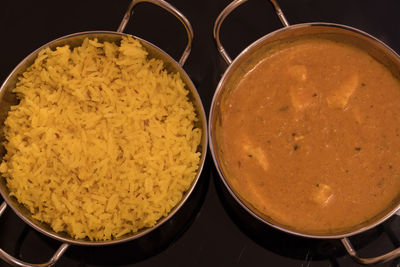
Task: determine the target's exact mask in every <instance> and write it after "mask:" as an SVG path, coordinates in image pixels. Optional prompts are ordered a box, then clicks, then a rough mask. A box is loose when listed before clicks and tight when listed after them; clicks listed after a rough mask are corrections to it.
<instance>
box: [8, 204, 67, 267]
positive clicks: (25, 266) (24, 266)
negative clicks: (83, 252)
mask: <svg viewBox="0 0 400 267" xmlns="http://www.w3.org/2000/svg"><path fill="white" fill-rule="evenodd" d="M6 208H7V204H6V202H5V201H4V202H3V203H2V204H1V206H0V216H1V215H3V213H4V211H5V210H6ZM68 247H69V244H67V243H63V244H62V245H61V246H60V247H59V248H58V249H57V251H56V252H55V253H54V255H53V257H51V259H50V260H48V261H47V262H45V263H27V262H23V261H21V260H19V259H16V258H14V257H13V256H11V255H10V254H8V253H7V252H5V251H4V250H2V249H0V258H1V259H2V260H4V261H5V262H7V263H8V264H11V265H13V266H21V267H45V266H52V265H54V264H55V263H56V262H57V261H58V260H59V259H60V257H61V256H62V255H63V254H64V252H65V251H66V250H67V248H68Z"/></svg>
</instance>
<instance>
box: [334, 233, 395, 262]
mask: <svg viewBox="0 0 400 267" xmlns="http://www.w3.org/2000/svg"><path fill="white" fill-rule="evenodd" d="M341 241H342V243H343V245H344V247H345V248H346V250H347V252H348V253H349V254H350V256H351V258H352V259H353V260H354V261H356V262H358V263H360V264H364V265H368V264H377V263H385V262H388V261H391V260H393V259H395V258H397V257H399V256H400V248H396V249H394V250H392V251H390V252H388V253H386V254H383V255H380V256H377V257H374V258H360V257H358V255H357V252H356V251H355V250H354V248H353V246H352V245H351V243H350V240H349V239H348V238H342V239H341Z"/></svg>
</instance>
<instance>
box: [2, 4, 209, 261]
mask: <svg viewBox="0 0 400 267" xmlns="http://www.w3.org/2000/svg"><path fill="white" fill-rule="evenodd" d="M142 2H149V3H152V4H155V5H157V6H159V7H161V8H164V9H165V10H166V11H168V12H169V13H171V14H172V15H174V16H175V17H176V18H177V19H179V20H180V21H181V22H182V24H183V25H184V27H185V29H186V32H187V36H188V41H187V45H186V48H185V50H184V52H183V54H182V56H181V58H180V59H179V62H176V61H175V60H174V59H173V58H172V57H170V56H169V55H168V54H167V53H165V52H164V51H163V50H161V49H160V48H158V47H157V46H155V45H153V44H152V43H149V42H147V41H145V40H143V39H141V38H138V37H136V36H134V38H136V39H138V40H139V41H140V42H141V44H142V45H143V47H144V48H145V49H146V50H147V52H148V55H149V57H151V58H157V59H160V60H162V61H163V62H164V66H165V68H166V70H167V71H168V72H174V73H179V74H180V76H181V78H182V80H183V82H184V83H185V85H186V88H187V89H188V90H189V99H190V101H192V103H193V105H194V107H195V111H196V114H197V117H198V118H199V120H198V121H197V122H196V125H195V126H196V127H198V128H200V129H201V131H202V139H201V143H200V145H199V147H198V151H199V152H200V153H201V158H200V163H199V168H198V170H197V175H196V177H195V179H194V181H193V183H192V185H191V186H190V188H189V189H188V190H187V191H186V192H185V194H184V196H183V197H182V200H181V201H180V202H179V203H178V205H177V206H176V207H175V208H173V210H172V211H171V212H170V213H169V214H168V216H166V217H164V218H162V219H160V220H159V221H158V222H157V223H156V225H155V226H153V227H151V228H146V229H142V230H140V231H139V232H137V233H134V234H127V235H124V236H122V237H121V238H118V239H115V240H110V241H90V240H88V239H81V240H76V239H73V238H71V237H70V236H68V235H67V234H65V233H56V232H55V231H53V230H52V229H51V228H50V226H49V225H48V224H46V223H42V222H39V221H38V220H36V219H34V218H32V216H31V213H30V212H29V211H28V210H27V209H26V208H25V207H24V206H23V205H21V204H20V203H18V201H17V200H16V199H15V198H14V197H12V196H10V195H9V190H8V188H7V186H6V181H5V178H4V177H2V178H0V193H1V195H2V197H3V199H4V200H5V201H4V202H3V203H2V204H1V206H0V215H2V214H3V213H4V211H5V210H6V208H7V206H9V207H11V209H12V210H13V211H14V212H15V213H16V214H17V215H18V216H19V217H20V218H21V219H22V220H23V221H25V222H26V223H27V224H28V225H30V226H31V227H33V228H34V229H36V230H38V231H39V232H41V233H43V234H45V235H47V236H49V237H51V238H54V239H56V240H59V241H61V242H63V244H62V245H61V246H60V248H59V249H58V250H57V251H56V253H55V254H54V255H53V257H52V258H51V259H50V260H49V261H47V262H46V263H43V264H41V265H40V266H50V265H53V264H55V263H56V262H57V260H58V259H59V258H60V257H61V256H62V254H63V253H64V252H65V251H66V249H67V248H68V247H69V245H71V244H74V245H85V246H101V245H113V244H118V243H122V242H126V241H130V240H133V239H136V238H139V237H141V236H143V235H145V234H147V233H149V232H151V231H152V230H154V229H156V228H158V227H159V226H160V225H162V224H163V223H165V222H166V221H167V220H168V219H170V218H171V217H172V216H174V214H175V213H176V212H177V211H178V210H179V209H180V207H181V206H182V205H183V204H184V203H185V202H186V200H187V199H188V197H189V195H190V194H191V193H192V191H193V189H194V187H195V186H196V184H197V181H198V179H199V177H200V174H201V171H202V169H203V165H204V161H205V157H206V152H207V123H206V115H205V112H204V108H203V105H202V102H201V99H200V96H199V94H198V92H197V90H196V88H195V86H194V85H193V83H192V81H191V79H190V78H189V76H188V75H187V73H186V72H185V70H184V69H183V65H184V63H185V61H186V59H187V57H188V56H189V54H190V50H191V44H192V39H193V30H192V27H191V25H190V23H189V21H188V20H187V19H186V17H185V16H184V15H183V14H181V13H180V12H179V11H178V10H177V9H176V8H174V7H173V6H171V5H170V4H169V3H167V2H165V1H163V0H133V1H132V2H131V4H130V5H129V7H128V9H127V11H126V13H125V16H124V18H123V20H122V22H121V25H120V27H119V28H118V30H117V31H116V32H113V31H90V32H79V33H75V34H71V35H67V36H63V37H61V38H58V39H56V40H53V41H51V42H49V43H47V44H45V45H43V46H42V47H40V48H38V49H37V50H35V51H34V52H32V53H31V54H30V55H29V56H27V57H26V58H25V59H24V60H23V61H22V62H20V63H19V64H18V66H17V67H16V68H15V69H14V70H13V71H12V72H11V74H10V75H9V76H8V77H7V79H6V80H5V81H4V83H3V85H2V86H1V87H0V125H2V124H4V120H5V118H6V117H7V112H8V110H9V109H10V106H11V105H14V104H17V99H16V96H15V95H14V94H13V93H12V92H11V90H12V89H13V88H14V87H15V84H16V81H17V79H18V77H19V76H20V75H21V74H22V73H23V72H24V71H25V70H26V69H27V68H28V67H29V66H30V65H31V64H32V63H33V61H34V60H35V59H36V57H37V55H38V53H39V51H40V50H42V49H43V48H46V47H49V48H51V49H54V48H55V47H58V46H63V45H67V44H68V45H69V46H70V47H71V48H73V47H76V46H79V45H81V44H82V41H83V40H84V39H85V38H92V39H93V38H97V39H98V41H99V42H104V41H109V42H116V43H118V42H120V40H121V39H122V37H123V36H128V34H125V33H123V30H124V28H125V26H126V24H127V23H128V21H129V19H130V16H131V13H132V10H133V8H134V7H135V6H136V5H137V4H139V3H142ZM0 140H1V141H2V142H3V141H5V139H4V134H3V133H2V132H1V135H0ZM0 153H1V156H4V155H5V153H6V151H5V149H4V147H1V148H0ZM0 258H2V259H3V260H5V261H6V262H8V263H10V264H13V265H18V266H37V265H33V264H30V263H26V262H23V261H21V260H19V259H16V258H14V257H13V256H11V255H9V254H7V253H6V252H4V251H3V250H1V249H0Z"/></svg>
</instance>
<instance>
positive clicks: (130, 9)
mask: <svg viewBox="0 0 400 267" xmlns="http://www.w3.org/2000/svg"><path fill="white" fill-rule="evenodd" d="M144 2H146V3H151V4H154V5H156V6H159V7H161V8H163V9H165V10H166V11H168V12H169V13H171V14H172V15H174V16H175V17H176V18H177V19H178V20H179V21H180V22H181V23H182V24H183V26H184V27H185V29H186V33H187V38H188V41H187V44H186V48H185V50H184V51H183V53H182V56H181V58H180V59H179V62H178V63H179V65H181V66H183V65H184V64H185V62H186V59H187V58H188V57H189V54H190V51H191V49H192V40H193V35H194V34H193V28H192V25H191V24H190V22H189V20H188V19H187V18H186V17H185V16H184V15H183V14H182V13H181V12H180V11H179V10H177V9H176V8H175V7H173V6H172V5H171V4H169V3H168V2H166V1H164V0H132V2H131V3H130V4H129V7H128V9H127V11H126V12H125V15H124V18H123V19H122V21H121V24H120V25H119V27H118V30H117V32H123V31H124V29H125V27H126V25H127V24H128V22H129V19H130V18H131V14H132V12H133V8H134V7H135V6H136V5H137V4H139V3H144Z"/></svg>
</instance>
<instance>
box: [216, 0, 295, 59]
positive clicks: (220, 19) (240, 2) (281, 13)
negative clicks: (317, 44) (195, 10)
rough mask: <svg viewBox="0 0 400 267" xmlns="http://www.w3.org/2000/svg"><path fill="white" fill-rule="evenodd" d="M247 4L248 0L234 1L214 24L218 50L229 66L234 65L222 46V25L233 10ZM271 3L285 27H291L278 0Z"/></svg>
mask: <svg viewBox="0 0 400 267" xmlns="http://www.w3.org/2000/svg"><path fill="white" fill-rule="evenodd" d="M245 2H247V0H234V1H232V2H231V3H230V4H229V5H227V6H226V7H225V9H224V10H222V12H221V13H220V14H219V16H218V17H217V19H216V20H215V23H214V30H213V35H214V39H215V42H216V43H217V48H218V51H219V53H220V54H221V56H222V58H223V59H224V60H225V62H226V63H227V64H228V65H230V64H231V63H232V59H231V58H230V56H229V55H228V53H227V52H226V51H225V48H224V47H223V46H222V44H221V40H220V38H219V31H220V29H221V24H222V22H224V20H225V18H226V17H227V16H228V15H229V14H230V13H231V12H232V11H233V10H235V9H236V8H237V7H238V6H240V5H241V4H243V3H245ZM270 2H271V3H272V5H273V6H274V8H275V13H276V14H277V15H278V17H279V19H280V21H281V23H282V25H283V26H284V27H288V26H289V22H288V21H287V20H286V17H285V15H284V14H283V12H282V10H281V8H280V7H279V4H278V2H277V1H276V0H270Z"/></svg>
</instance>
